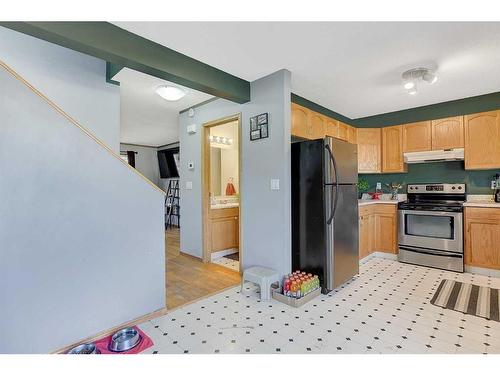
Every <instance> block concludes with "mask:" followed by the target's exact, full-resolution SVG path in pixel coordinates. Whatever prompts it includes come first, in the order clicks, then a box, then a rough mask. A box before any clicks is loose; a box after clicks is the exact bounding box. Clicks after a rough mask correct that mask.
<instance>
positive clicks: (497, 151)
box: [464, 111, 500, 169]
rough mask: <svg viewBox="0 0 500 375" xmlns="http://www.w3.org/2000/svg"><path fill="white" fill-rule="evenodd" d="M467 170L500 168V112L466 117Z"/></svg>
mask: <svg viewBox="0 0 500 375" xmlns="http://www.w3.org/2000/svg"><path fill="white" fill-rule="evenodd" d="M464 127H465V142H464V143H465V169H493V168H500V111H491V112H482V113H475V114H472V115H467V116H464Z"/></svg>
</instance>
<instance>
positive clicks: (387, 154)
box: [382, 125, 406, 173]
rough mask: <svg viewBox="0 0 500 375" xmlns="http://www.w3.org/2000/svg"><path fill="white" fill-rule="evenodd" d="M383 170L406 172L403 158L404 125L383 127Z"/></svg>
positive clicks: (386, 171)
mask: <svg viewBox="0 0 500 375" xmlns="http://www.w3.org/2000/svg"><path fill="white" fill-rule="evenodd" d="M382 172H383V173H397V172H406V165H405V163H404V159H403V125H396V126H388V127H385V128H382Z"/></svg>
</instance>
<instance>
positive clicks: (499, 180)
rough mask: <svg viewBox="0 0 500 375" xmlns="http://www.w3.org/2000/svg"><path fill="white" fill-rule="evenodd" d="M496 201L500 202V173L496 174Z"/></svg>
mask: <svg viewBox="0 0 500 375" xmlns="http://www.w3.org/2000/svg"><path fill="white" fill-rule="evenodd" d="M494 198H495V202H497V203H500V175H499V174H496V175H495V197H494Z"/></svg>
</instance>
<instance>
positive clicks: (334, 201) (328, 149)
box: [325, 144, 339, 225]
mask: <svg viewBox="0 0 500 375" xmlns="http://www.w3.org/2000/svg"><path fill="white" fill-rule="evenodd" d="M325 148H326V150H327V151H328V154H329V155H330V160H331V161H332V165H333V171H334V173H335V182H334V183H327V184H326V185H329V186H330V189H331V190H330V194H331V199H330V201H331V202H332V207H331V213H330V217H329V218H328V220H327V221H326V223H327V224H328V225H330V224H331V223H332V221H333V218H334V217H335V211H337V203H338V199H339V194H338V192H339V191H338V187H339V176H338V174H337V163H336V161H335V157H334V156H333V152H332V150H331V148H330V145H328V144H327V145H325ZM334 186H335V189H334ZM334 190H336V194H335V200H334V199H333V191H334Z"/></svg>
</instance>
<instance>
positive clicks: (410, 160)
mask: <svg viewBox="0 0 500 375" xmlns="http://www.w3.org/2000/svg"><path fill="white" fill-rule="evenodd" d="M403 155H404V160H405V163H407V164H417V163H435V162H442V161H455V160H464V149H463V148H451V149H447V150H435V151H419V152H405V153H404V154H403Z"/></svg>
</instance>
